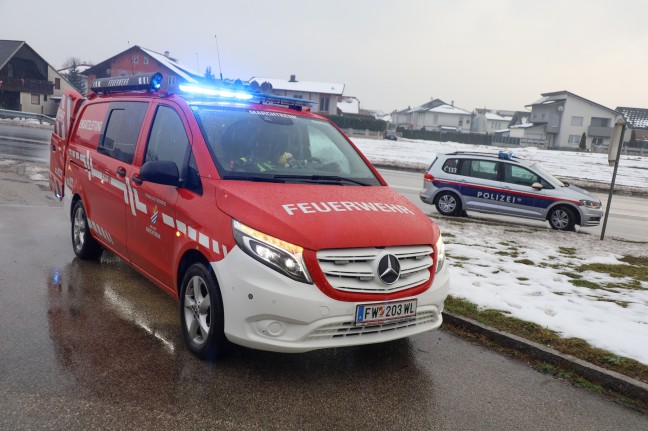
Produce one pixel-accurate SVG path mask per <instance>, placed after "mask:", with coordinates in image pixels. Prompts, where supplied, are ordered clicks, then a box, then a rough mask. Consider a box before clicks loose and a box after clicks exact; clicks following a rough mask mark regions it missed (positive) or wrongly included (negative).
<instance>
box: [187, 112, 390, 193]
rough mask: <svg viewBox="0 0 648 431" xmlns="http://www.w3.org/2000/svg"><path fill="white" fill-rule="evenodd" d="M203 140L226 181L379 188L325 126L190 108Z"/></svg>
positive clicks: (282, 116) (278, 115)
mask: <svg viewBox="0 0 648 431" xmlns="http://www.w3.org/2000/svg"><path fill="white" fill-rule="evenodd" d="M192 108H193V112H194V115H195V116H196V119H197V120H198V123H199V125H200V128H201V131H202V133H203V137H204V139H205V141H206V142H207V144H208V146H209V149H210V153H211V155H212V158H213V159H214V163H215V165H216V167H217V169H218V171H219V173H220V175H221V177H222V178H224V179H238V180H245V181H264V180H268V181H275V180H276V179H281V182H302V183H303V182H308V183H309V184H313V183H317V184H331V178H335V179H338V180H339V179H342V180H343V181H337V182H338V183H339V184H341V185H380V182H379V181H378V179H377V178H376V177H375V175H374V174H373V172H372V171H371V169H370V168H369V167H368V166H367V164H366V163H365V162H364V160H363V159H362V158H361V157H360V155H359V154H358V153H357V152H356V151H355V150H354V148H353V147H352V146H351V145H349V143H348V142H347V140H346V139H345V138H344V136H342V135H341V134H340V132H339V131H338V130H337V129H336V128H335V127H333V126H331V125H330V124H329V123H327V122H325V121H321V120H316V119H311V118H306V117H301V116H298V115H294V114H290V113H285V112H274V111H266V110H255V109H240V108H225V107H212V106H194V107H192Z"/></svg>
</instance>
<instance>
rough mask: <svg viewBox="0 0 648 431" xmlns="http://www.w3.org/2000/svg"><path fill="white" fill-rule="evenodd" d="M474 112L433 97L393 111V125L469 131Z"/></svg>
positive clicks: (411, 128) (408, 127)
mask: <svg viewBox="0 0 648 431" xmlns="http://www.w3.org/2000/svg"><path fill="white" fill-rule="evenodd" d="M471 117H472V114H471V113H470V112H468V111H464V110H463V109H460V108H457V107H456V106H454V102H451V103H450V104H447V103H445V102H444V101H443V100H440V99H432V100H431V101H429V102H427V103H424V104H423V105H420V106H417V107H415V108H410V107H408V108H407V109H403V110H402V111H394V112H393V113H392V125H393V127H404V128H405V129H409V130H438V131H448V132H455V133H469V132H470V123H471Z"/></svg>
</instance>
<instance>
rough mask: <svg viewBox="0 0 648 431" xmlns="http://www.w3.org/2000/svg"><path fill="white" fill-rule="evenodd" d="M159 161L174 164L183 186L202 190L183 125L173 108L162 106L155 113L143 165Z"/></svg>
mask: <svg viewBox="0 0 648 431" xmlns="http://www.w3.org/2000/svg"><path fill="white" fill-rule="evenodd" d="M161 160H162V161H169V162H173V163H175V164H176V166H177V167H178V172H179V173H180V178H181V180H182V181H183V186H185V187H187V188H189V189H191V190H194V191H197V192H199V190H201V189H202V187H201V185H200V176H199V174H198V168H197V166H196V160H195V159H194V157H193V153H192V151H191V146H190V145H189V138H188V137H187V133H186V131H185V128H184V124H182V120H181V119H180V116H179V115H178V113H177V112H176V111H175V110H174V109H173V108H170V107H168V106H164V105H160V106H158V108H157V111H156V112H155V118H154V119H153V126H152V127H151V134H150V135H149V139H148V144H147V146H146V154H145V155H144V163H146V162H151V161H161Z"/></svg>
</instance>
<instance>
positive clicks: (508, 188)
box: [500, 162, 552, 219]
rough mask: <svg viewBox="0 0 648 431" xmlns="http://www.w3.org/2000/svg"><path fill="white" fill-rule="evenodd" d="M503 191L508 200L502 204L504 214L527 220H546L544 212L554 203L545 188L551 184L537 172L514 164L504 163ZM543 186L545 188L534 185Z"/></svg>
mask: <svg viewBox="0 0 648 431" xmlns="http://www.w3.org/2000/svg"><path fill="white" fill-rule="evenodd" d="M502 170H503V176H502V189H504V191H505V193H506V195H507V198H506V200H504V201H502V202H500V206H501V211H502V213H504V214H508V215H514V216H518V217H527V218H538V219H542V218H544V212H545V210H546V209H547V207H548V206H549V204H550V203H551V202H552V201H551V200H550V199H548V197H547V193H546V191H545V189H544V186H545V185H546V186H547V187H551V185H550V184H549V183H547V182H546V181H544V180H543V179H542V178H540V177H539V176H538V175H537V174H536V173H535V172H533V171H531V170H529V169H527V168H525V167H524V166H519V165H516V164H513V163H507V162H502ZM534 184H535V185H536V186H537V185H538V184H542V185H543V188H534V187H533V185H534Z"/></svg>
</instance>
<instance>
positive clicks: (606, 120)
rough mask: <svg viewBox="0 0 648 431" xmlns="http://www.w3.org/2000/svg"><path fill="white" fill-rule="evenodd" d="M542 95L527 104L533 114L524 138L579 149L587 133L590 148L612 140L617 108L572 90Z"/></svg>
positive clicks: (602, 145)
mask: <svg viewBox="0 0 648 431" xmlns="http://www.w3.org/2000/svg"><path fill="white" fill-rule="evenodd" d="M541 96H542V97H541V98H540V99H538V100H536V101H535V102H533V103H531V104H530V105H527V108H530V110H531V114H530V116H529V119H528V123H527V125H526V127H525V128H524V137H523V141H524V140H525V139H527V140H533V141H536V142H541V143H542V144H543V145H542V146H544V147H546V148H554V149H578V148H579V144H580V140H581V137H582V136H583V134H585V138H586V141H585V142H586V148H587V149H588V150H591V149H593V148H594V147H598V148H601V147H606V146H608V145H609V144H610V139H611V138H612V133H613V131H614V125H615V123H616V120H617V119H619V118H620V116H621V114H619V113H618V112H617V111H615V110H613V109H610V108H607V107H605V106H603V105H601V104H599V103H596V102H593V101H591V100H589V99H586V98H584V97H581V96H578V95H576V94H574V93H571V92H569V91H556V92H551V93H543V94H542V95H541Z"/></svg>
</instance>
